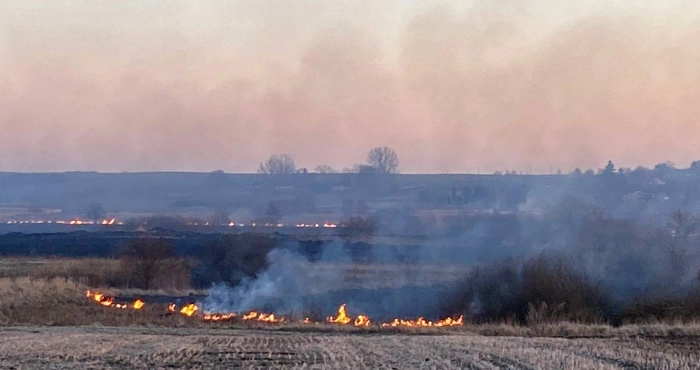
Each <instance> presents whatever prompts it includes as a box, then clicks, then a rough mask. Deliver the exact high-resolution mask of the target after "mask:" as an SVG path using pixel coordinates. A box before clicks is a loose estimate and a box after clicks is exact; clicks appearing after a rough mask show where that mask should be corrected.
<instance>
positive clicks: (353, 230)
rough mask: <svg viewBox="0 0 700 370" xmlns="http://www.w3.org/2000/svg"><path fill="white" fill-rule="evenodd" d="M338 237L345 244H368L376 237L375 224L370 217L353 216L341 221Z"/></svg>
mask: <svg viewBox="0 0 700 370" xmlns="http://www.w3.org/2000/svg"><path fill="white" fill-rule="evenodd" d="M338 235H339V236H340V237H341V238H342V239H343V240H345V242H346V243H356V242H365V243H368V242H370V241H371V240H372V238H374V236H375V235H377V223H376V222H375V220H373V219H372V218H370V217H364V216H353V217H350V218H348V219H347V220H345V221H341V223H340V228H339V231H338Z"/></svg>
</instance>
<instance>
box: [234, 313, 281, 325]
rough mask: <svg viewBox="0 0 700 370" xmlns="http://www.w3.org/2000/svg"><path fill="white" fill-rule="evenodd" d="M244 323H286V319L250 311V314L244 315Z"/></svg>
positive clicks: (271, 314)
mask: <svg viewBox="0 0 700 370" xmlns="http://www.w3.org/2000/svg"><path fill="white" fill-rule="evenodd" d="M243 321H261V322H272V323H278V322H284V317H277V316H275V314H273V313H260V312H257V311H250V312H249V313H247V314H245V315H243Z"/></svg>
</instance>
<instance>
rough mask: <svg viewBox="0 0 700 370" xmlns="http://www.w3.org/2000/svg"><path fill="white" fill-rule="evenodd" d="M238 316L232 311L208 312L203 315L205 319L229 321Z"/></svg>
mask: <svg viewBox="0 0 700 370" xmlns="http://www.w3.org/2000/svg"><path fill="white" fill-rule="evenodd" d="M235 317H236V314H235V313H233V312H231V313H224V314H218V313H213V314H206V315H204V316H203V317H202V319H203V320H204V321H227V320H231V319H233V318H235Z"/></svg>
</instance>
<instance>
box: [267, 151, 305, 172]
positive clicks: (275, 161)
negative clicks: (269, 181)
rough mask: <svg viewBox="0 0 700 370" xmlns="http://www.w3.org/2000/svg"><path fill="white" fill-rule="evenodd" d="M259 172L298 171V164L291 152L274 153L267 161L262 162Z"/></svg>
mask: <svg viewBox="0 0 700 370" xmlns="http://www.w3.org/2000/svg"><path fill="white" fill-rule="evenodd" d="M258 172H259V173H264V174H268V175H286V174H292V173H296V172H297V165H296V163H294V158H292V156H291V155H289V154H273V155H271V156H270V158H268V159H267V161H265V162H263V163H260V167H259V168H258Z"/></svg>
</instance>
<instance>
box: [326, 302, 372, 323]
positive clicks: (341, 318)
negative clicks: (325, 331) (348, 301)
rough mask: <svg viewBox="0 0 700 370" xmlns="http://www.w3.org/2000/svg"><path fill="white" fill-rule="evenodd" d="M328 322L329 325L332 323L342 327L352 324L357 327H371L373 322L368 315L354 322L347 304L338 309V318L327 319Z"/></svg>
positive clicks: (359, 317)
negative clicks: (349, 314)
mask: <svg viewBox="0 0 700 370" xmlns="http://www.w3.org/2000/svg"><path fill="white" fill-rule="evenodd" d="M326 321H328V322H329V323H332V324H341V325H347V324H349V323H351V322H352V323H353V325H355V326H370V325H371V320H370V319H369V317H367V316H366V315H359V316H357V317H356V318H355V320H354V321H353V319H352V317H350V316H348V312H347V306H346V305H345V303H343V304H341V305H340V307H338V316H336V317H333V316H329V317H328V318H327V319H326Z"/></svg>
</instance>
